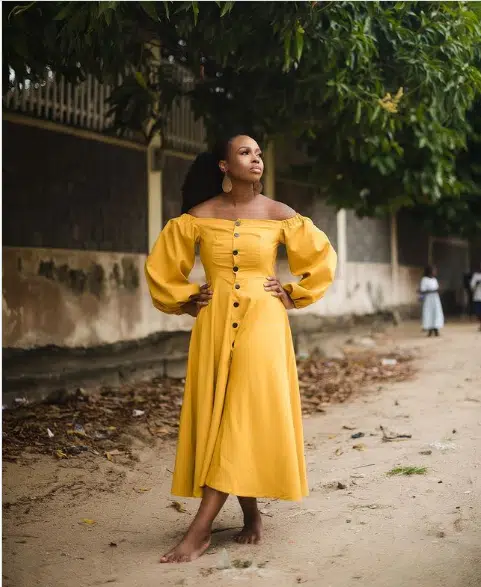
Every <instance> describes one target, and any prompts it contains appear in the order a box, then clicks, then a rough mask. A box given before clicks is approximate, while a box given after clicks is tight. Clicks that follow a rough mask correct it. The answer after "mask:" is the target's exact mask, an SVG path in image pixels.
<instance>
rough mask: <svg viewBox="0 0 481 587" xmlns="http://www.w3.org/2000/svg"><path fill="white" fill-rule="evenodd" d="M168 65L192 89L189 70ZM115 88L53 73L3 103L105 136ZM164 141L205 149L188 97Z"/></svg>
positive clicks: (176, 107)
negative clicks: (110, 101) (109, 103)
mask: <svg viewBox="0 0 481 587" xmlns="http://www.w3.org/2000/svg"><path fill="white" fill-rule="evenodd" d="M166 66H167V68H168V71H169V74H170V75H171V76H172V77H173V78H175V80H176V81H177V82H180V83H181V85H182V88H183V89H184V90H185V91H188V90H190V89H191V88H192V87H193V84H194V80H193V78H192V76H191V75H190V73H189V72H188V70H186V69H185V68H182V67H181V66H179V65H177V64H169V63H166ZM121 83H122V77H119V80H118V84H119V85H120V84H121ZM113 89H114V86H113V85H109V84H103V83H100V82H99V81H98V80H97V79H96V78H95V77H94V76H92V75H88V76H87V78H86V80H85V81H84V82H81V83H79V84H75V85H74V84H71V83H70V82H67V81H65V79H64V78H63V77H62V76H55V75H54V74H53V72H50V74H49V75H48V76H47V79H46V80H45V81H43V82H40V83H31V82H29V81H28V80H27V82H26V83H25V87H15V88H12V89H10V90H9V91H8V92H7V93H6V95H5V96H4V99H3V104H4V108H5V109H6V110H9V111H13V112H18V113H22V114H25V115H27V116H32V117H35V118H40V119H43V120H50V121H53V122H58V123H60V124H66V125H69V126H75V127H78V128H82V129H87V130H92V131H95V132H99V133H104V132H108V131H109V130H111V129H112V127H113V123H114V121H113V118H112V116H109V115H108V105H107V104H106V100H107V99H108V98H109V96H110V95H111V93H112V91H113ZM126 138H128V139H131V140H135V139H136V134H135V133H133V132H130V133H127V134H126ZM164 140H165V143H166V146H168V147H170V148H172V149H178V150H181V151H187V152H197V151H200V150H202V149H203V148H204V147H205V142H206V141H205V129H204V124H203V121H202V120H201V119H199V120H195V117H194V114H193V111H192V107H191V104H190V100H189V99H188V98H187V97H181V98H180V99H178V100H176V102H175V103H174V104H173V106H172V108H171V110H170V112H169V113H168V115H167V120H166V124H165V128H164Z"/></svg>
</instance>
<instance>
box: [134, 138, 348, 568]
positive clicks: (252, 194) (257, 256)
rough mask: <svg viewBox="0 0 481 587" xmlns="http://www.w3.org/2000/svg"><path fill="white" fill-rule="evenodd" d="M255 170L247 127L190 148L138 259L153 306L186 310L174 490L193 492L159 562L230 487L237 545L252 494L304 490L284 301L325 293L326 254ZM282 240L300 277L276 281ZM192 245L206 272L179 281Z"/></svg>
mask: <svg viewBox="0 0 481 587" xmlns="http://www.w3.org/2000/svg"><path fill="white" fill-rule="evenodd" d="M263 170H264V165H263V162H262V154H261V151H260V148H259V145H258V144H257V143H256V141H254V140H253V139H252V138H251V137H249V136H245V135H237V136H233V137H231V138H230V139H229V140H228V141H226V142H225V143H223V144H221V145H219V146H218V147H217V149H215V150H214V152H213V153H211V154H206V153H205V154H202V155H200V156H199V157H198V158H197V159H196V161H195V162H194V163H193V165H192V167H191V169H190V171H189V173H188V174H187V177H186V180H185V183H184V186H183V198H184V200H183V210H182V212H183V213H182V215H181V216H180V217H178V218H173V219H172V220H170V221H169V222H168V223H167V224H166V226H165V228H164V229H163V230H162V232H161V233H160V235H159V237H158V240H157V242H156V244H155V245H154V248H153V250H152V252H151V254H150V255H149V257H148V259H147V263H146V276H147V281H148V284H149V288H150V292H151V295H152V300H153V303H154V305H155V306H156V307H157V308H158V309H159V310H160V311H161V312H166V313H169V314H183V313H187V314H190V315H191V316H194V317H195V318H196V321H195V324H194V327H193V329H192V335H191V340H190V348H189V361H188V367H187V378H186V383H185V392H184V401H183V405H182V412H181V417H180V430H179V439H178V445H177V456H176V462H175V471H174V479H173V485H172V493H173V494H174V495H178V496H182V497H201V498H202V501H201V504H200V507H199V510H198V512H197V515H196V517H195V519H194V521H193V522H192V524H191V526H190V528H189V529H188V531H187V533H186V535H185V536H184V538H183V539H182V540H181V542H180V543H179V544H178V545H177V546H175V547H174V548H173V549H172V550H171V551H170V552H168V553H167V554H165V555H164V556H163V557H162V558H161V562H186V561H191V560H194V559H196V558H197V557H199V556H200V555H202V554H203V553H204V552H205V550H206V549H207V548H208V547H209V544H210V536H211V527H212V522H213V521H214V519H215V518H216V516H217V515H218V513H219V512H220V510H221V509H222V507H223V505H224V503H225V501H226V499H227V497H228V495H229V494H232V495H235V496H237V497H238V500H239V503H240V506H241V508H242V511H243V515H244V527H243V530H242V531H241V532H240V534H239V535H238V536H237V538H236V539H237V541H238V542H241V543H244V544H246V543H257V542H259V540H260V538H261V533H262V522H261V516H260V513H259V511H258V508H257V500H256V498H260V497H270V498H279V499H286V500H300V499H301V498H302V497H303V496H305V495H307V493H308V487H307V480H306V468H305V462H304V442H303V433H302V412H301V404H300V397H299V387H298V380H297V368H296V359H295V354H294V348H293V344H292V337H291V331H290V327H289V321H288V317H287V312H286V310H289V309H291V308H304V307H305V306H307V305H309V304H312V303H313V302H315V301H317V300H319V299H320V298H321V297H322V296H323V295H324V293H325V291H326V289H327V288H328V286H329V285H330V284H331V282H332V281H333V278H334V272H335V268H336V253H335V251H334V249H333V248H332V246H331V244H330V242H329V240H328V238H327V237H326V235H325V234H324V233H323V232H321V231H320V230H319V229H318V228H316V227H315V226H314V224H313V223H312V221H311V220H310V219H308V218H305V217H303V216H301V215H300V214H297V213H296V212H295V211H294V210H292V209H291V208H289V207H288V206H286V205H285V204H282V203H280V202H276V201H273V200H271V199H269V198H267V197H265V196H263V195H261V193H260V191H261V189H262V186H261V184H260V178H261V176H262V173H263ZM216 194H217V195H216ZM280 243H283V244H285V246H286V249H287V255H288V261H289V267H290V270H291V272H292V274H293V275H294V276H297V277H299V278H300V281H299V282H293V283H288V284H284V285H282V284H281V283H280V282H279V280H278V279H277V278H276V277H275V276H274V271H275V261H276V253H277V248H278V245H279V244H280ZM196 244H197V245H199V250H200V259H201V261H202V264H203V266H204V269H205V274H206V280H207V284H205V285H203V286H201V287H200V286H199V285H197V284H194V283H190V282H189V280H188V277H189V273H190V271H191V269H192V267H193V265H194V261H195V246H196Z"/></svg>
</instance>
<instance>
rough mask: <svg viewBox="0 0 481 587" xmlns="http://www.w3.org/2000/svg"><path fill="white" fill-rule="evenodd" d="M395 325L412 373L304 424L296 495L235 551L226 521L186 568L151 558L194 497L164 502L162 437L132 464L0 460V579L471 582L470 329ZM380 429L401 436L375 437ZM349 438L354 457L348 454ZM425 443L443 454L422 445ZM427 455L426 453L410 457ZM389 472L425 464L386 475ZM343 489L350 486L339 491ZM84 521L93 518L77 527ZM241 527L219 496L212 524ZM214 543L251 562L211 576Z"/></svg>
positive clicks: (480, 506)
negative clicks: (256, 538) (418, 470)
mask: <svg viewBox="0 0 481 587" xmlns="http://www.w3.org/2000/svg"><path fill="white" fill-rule="evenodd" d="M391 334H392V337H393V339H394V340H395V341H397V342H398V343H400V344H402V345H403V346H406V347H408V348H413V347H417V348H418V349H419V353H418V355H419V361H418V364H419V367H420V372H419V374H418V376H417V377H416V379H415V380H414V381H410V382H404V383H398V384H395V385H392V386H389V387H387V388H386V389H383V390H377V391H376V392H373V393H371V394H369V395H367V396H366V395H364V396H363V397H360V398H358V399H356V400H355V401H353V402H352V403H350V404H349V405H341V406H334V407H330V408H328V413H327V415H321V416H318V417H315V418H310V419H307V420H305V436H306V446H307V461H308V469H309V482H310V487H311V495H310V497H309V498H308V499H306V500H305V501H304V502H303V503H302V504H295V503H281V502H276V503H272V504H270V505H267V506H264V507H265V511H266V513H267V514H269V515H266V516H265V517H264V520H265V525H266V537H265V540H264V543H263V544H262V545H260V546H258V547H248V546H242V547H241V546H238V545H237V544H235V543H232V542H231V537H232V534H233V532H234V530H224V531H220V532H218V533H216V535H215V538H214V542H213V547H211V549H210V551H209V554H207V555H206V556H204V557H203V558H201V559H200V560H199V561H196V562H195V563H192V564H190V565H183V566H163V565H162V566H161V565H159V564H158V563H157V559H158V556H159V554H161V553H162V552H163V551H165V550H166V549H167V548H168V547H169V546H170V545H171V543H172V542H173V541H174V540H176V539H177V537H178V536H179V535H180V534H181V533H182V531H183V529H184V528H185V527H186V525H187V524H188V522H189V520H190V519H191V517H192V512H194V511H195V507H196V502H195V501H194V500H192V501H191V500H182V502H183V503H185V504H186V508H187V512H188V513H179V512H177V511H176V510H174V509H173V508H171V507H169V504H170V503H171V499H170V496H169V488H170V473H169V471H168V469H169V468H171V466H172V458H173V450H174V447H173V446H172V445H171V444H169V445H167V447H164V449H163V450H162V452H159V451H158V450H156V449H155V447H152V448H145V447H144V446H143V447H142V448H141V449H140V447H139V463H138V465H137V466H136V467H135V469H134V470H128V469H125V468H124V467H122V466H119V465H115V464H113V463H109V462H108V461H99V460H98V459H97V460H96V461H85V462H82V461H81V460H79V461H75V460H70V461H69V462H68V463H65V462H55V461H53V460H52V459H50V458H43V457H42V458H39V457H32V458H31V459H29V460H28V461H27V462H26V463H24V464H22V465H15V464H6V466H5V467H4V500H5V501H7V502H9V503H10V506H7V509H6V510H5V513H4V537H3V548H4V550H3V558H4V582H3V584H4V585H5V587H33V586H39V587H80V586H82V587H83V586H91V585H102V586H104V585H105V586H107V585H115V586H116V587H134V586H138V587H154V586H155V587H158V586H159V585H161V586H164V585H165V586H174V585H175V586H181V585H184V586H188V585H202V586H204V585H205V586H206V587H208V586H218V587H220V586H224V585H236V584H241V585H242V584H245V585H249V586H252V587H257V586H258V585H259V586H266V587H267V586H269V587H270V586H271V585H272V586H273V585H275V586H276V587H284V586H286V587H287V586H291V585H292V586H293V585H298V584H304V585H309V586H322V587H351V586H360V587H388V586H389V587H471V586H472V587H475V586H476V587H478V586H479V585H481V522H480V520H481V495H480V490H481V464H480V461H481V334H480V333H477V332H475V327H474V326H473V325H455V326H451V327H450V328H448V329H446V331H445V333H444V336H443V338H441V339H438V340H434V339H430V340H426V339H424V338H422V337H421V335H420V333H419V331H418V328H417V326H416V327H415V326H414V325H408V326H405V327H403V328H401V329H399V330H396V331H393V332H392V333H391ZM380 425H383V426H385V427H387V428H388V429H390V430H392V431H395V432H398V433H408V434H412V439H410V440H406V441H402V442H391V443H385V442H382V439H381V434H380V431H379V426H380ZM343 426H350V427H355V428H356V431H362V432H365V434H366V436H365V437H364V438H362V439H360V440H351V437H350V436H351V434H352V431H349V430H346V429H343ZM454 430H455V432H453V431H454ZM371 433H372V434H374V435H373V436H371ZM360 442H362V443H364V444H365V446H366V448H365V450H364V451H357V450H354V449H353V448H352V446H353V445H354V444H356V443H360ZM434 442H439V443H444V444H447V445H449V448H445V449H444V450H440V449H439V448H436V447H434V448H432V447H430V446H429V445H430V444H431V443H434ZM338 449H339V450H338ZM425 450H432V454H430V455H421V454H420V451H425ZM336 451H337V452H338V453H341V452H342V454H337V455H336ZM399 465H401V466H405V465H416V466H425V467H427V468H428V472H427V474H426V475H423V476H413V477H387V476H386V474H385V473H386V472H387V471H389V470H390V469H392V468H393V467H396V466H399ZM76 467H77V468H76ZM339 482H341V483H342V484H345V485H346V488H345V489H338V488H337V484H338V483H339ZM65 486H68V487H69V489H68V490H66V489H65ZM142 490H147V491H142ZM271 516H272V517H271ZM84 518H88V519H93V520H95V521H96V523H95V525H92V526H88V525H85V524H82V523H79V522H81V520H82V519H84ZM239 524H240V517H239V512H238V509H237V504H236V503H235V500H234V499H230V500H229V502H228V505H227V507H226V508H225V510H224V511H223V513H222V514H221V517H220V519H219V520H218V523H217V528H218V529H220V530H222V529H228V528H235V527H238V526H239ZM110 543H115V544H116V545H117V546H110ZM224 548H225V549H226V551H227V555H228V557H229V560H230V562H231V563H232V562H233V561H235V560H236V559H237V560H239V561H240V562H241V563H242V562H243V561H252V560H253V561H254V565H253V566H251V567H250V568H247V569H239V568H236V567H231V568H229V569H226V570H219V569H218V568H217V566H218V565H219V562H220V561H221V560H222V559H223V558H225V553H224V552H223V549H224ZM235 564H236V565H238V564H239V563H237V562H236V563H235ZM259 567H260V568H259Z"/></svg>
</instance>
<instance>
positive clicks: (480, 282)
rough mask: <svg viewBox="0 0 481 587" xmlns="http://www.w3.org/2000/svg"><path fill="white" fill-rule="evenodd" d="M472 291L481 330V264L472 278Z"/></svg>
mask: <svg viewBox="0 0 481 587" xmlns="http://www.w3.org/2000/svg"><path fill="white" fill-rule="evenodd" d="M471 291H472V293H473V306H474V313H475V314H476V317H477V319H478V320H479V329H480V330H481V264H480V266H479V270H478V271H475V272H474V273H473V275H472V277H471Z"/></svg>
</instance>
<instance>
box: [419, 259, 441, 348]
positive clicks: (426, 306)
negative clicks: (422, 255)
mask: <svg viewBox="0 0 481 587" xmlns="http://www.w3.org/2000/svg"><path fill="white" fill-rule="evenodd" d="M419 292H420V294H421V298H422V301H423V314H422V319H423V330H425V331H427V333H428V336H432V335H433V334H434V335H435V336H439V331H440V329H441V328H442V327H443V326H444V314H443V307H442V305H441V298H440V297H439V283H438V280H437V279H436V270H435V268H434V267H431V266H428V267H426V269H425V270H424V277H423V278H422V279H421V285H420V286H419Z"/></svg>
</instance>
